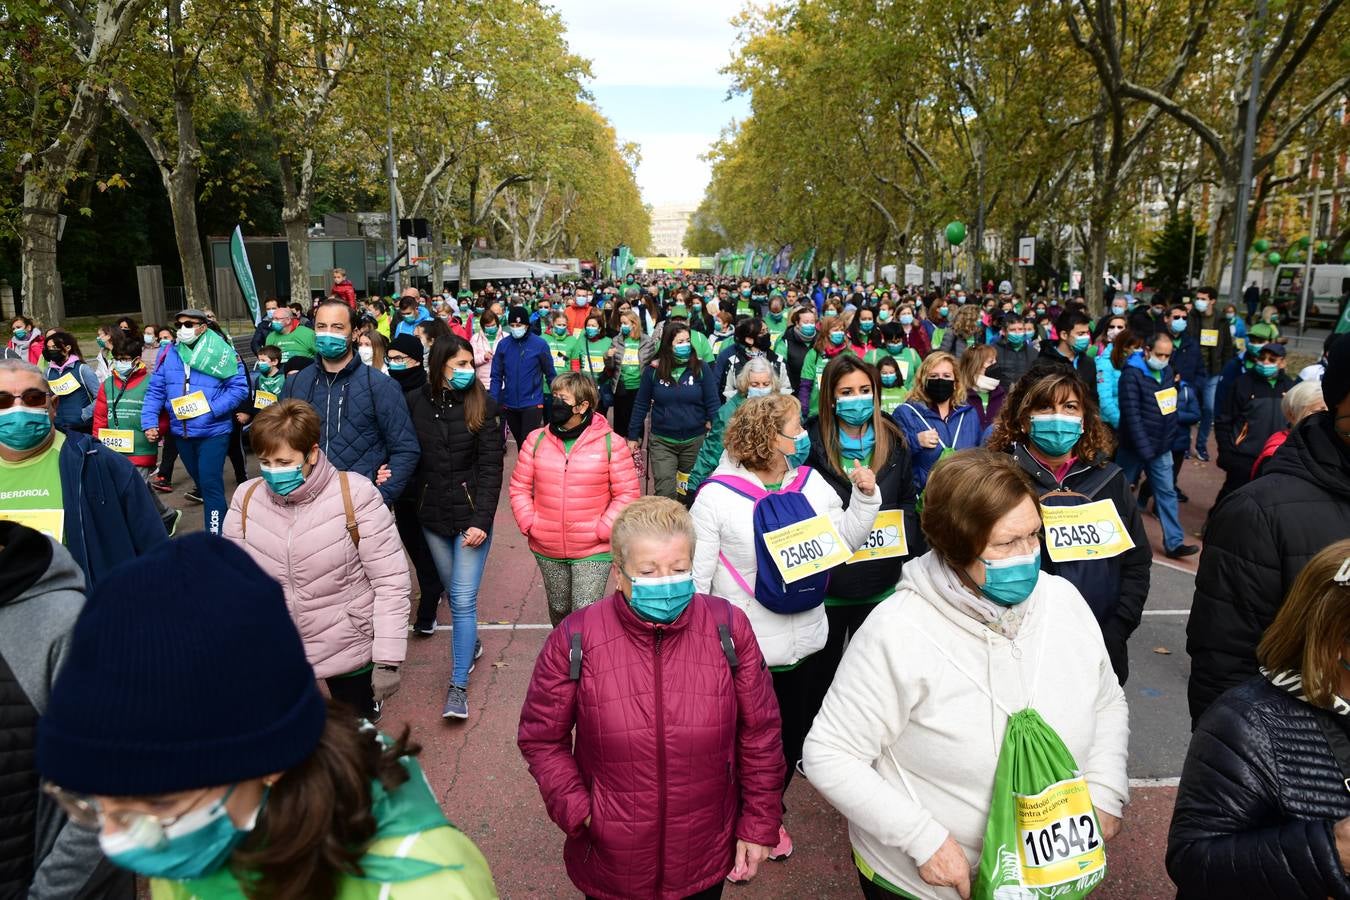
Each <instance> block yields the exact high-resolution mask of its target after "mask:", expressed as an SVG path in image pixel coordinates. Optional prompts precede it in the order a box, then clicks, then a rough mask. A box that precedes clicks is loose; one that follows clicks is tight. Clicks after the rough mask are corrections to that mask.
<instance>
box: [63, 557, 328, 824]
mask: <svg viewBox="0 0 1350 900" xmlns="http://www.w3.org/2000/svg"><path fill="white" fill-rule="evenodd" d="M325 719H326V707H325V704H324V700H323V697H322V696H321V695H320V694H319V690H318V686H317V684H316V683H315V679H314V670H313V669H312V668H310V665H309V662H308V661H307V660H306V659H305V650H304V646H303V645H302V644H301V642H300V634H299V632H297V631H296V629H295V625H294V624H293V623H292V622H291V618H290V615H289V613H288V612H287V609H286V601H285V598H284V597H283V595H282V592H281V586H280V585H278V584H277V583H276V582H275V581H273V580H272V579H271V578H269V577H268V576H267V575H266V574H264V573H263V571H262V569H260V568H258V565H257V564H256V563H254V562H253V560H252V559H250V558H249V556H248V554H247V553H245V552H244V551H243V550H241V549H240V548H239V547H237V546H235V545H234V544H232V543H230V542H229V541H227V540H224V539H222V538H218V537H211V536H209V535H206V534H193V535H189V536H186V537H183V538H179V539H177V540H174V541H170V542H168V543H165V544H161V545H160V546H158V547H156V548H155V549H153V550H151V551H150V552H149V553H147V554H145V555H144V556H140V557H137V558H136V559H134V560H131V561H129V562H126V563H123V564H121V565H119V566H117V567H116V568H115V569H113V570H112V571H111V572H109V573H108V575H107V577H106V578H104V579H103V580H102V581H100V582H99V585H98V587H97V588H95V590H94V592H93V594H91V595H90V597H89V601H88V603H87V604H86V605H85V608H84V611H83V612H82V613H81V614H80V618H79V620H78V621H77V622H76V624H75V631H74V634H73V635H72V638H71V644H70V650H69V653H68V654H67V657H66V661H65V664H64V667H63V668H62V669H61V672H60V674H59V675H58V676H57V679H56V684H55V686H54V687H53V689H52V695H51V701H50V703H49V704H48V707H47V711H46V713H45V714H44V715H43V716H42V719H41V721H40V722H39V725H38V743H37V765H38V771H39V772H41V774H42V776H43V777H44V778H46V779H48V780H50V781H52V782H54V783H55V784H57V785H60V786H61V787H63V788H65V789H67V790H71V791H76V792H78V793H83V794H103V795H113V796H124V797H135V796H145V795H150V794H164V793H171V792H175V791H186V790H193V789H197V788H204V787H210V786H215V785H222V784H233V783H235V782H237V781H243V780H246V779H249V778H257V777H260V776H263V775H267V774H269V773H271V772H280V771H283V770H286V769H289V768H291V767H293V766H295V765H297V764H298V763H300V762H302V761H304V760H305V759H306V758H307V757H308V756H309V755H310V754H311V753H312V752H314V748H315V747H317V746H318V743H319V737H320V735H321V734H322V733H323V729H324V722H325Z"/></svg>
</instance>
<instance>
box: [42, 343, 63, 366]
mask: <svg viewBox="0 0 1350 900" xmlns="http://www.w3.org/2000/svg"><path fill="white" fill-rule="evenodd" d="M42 358H43V359H45V360H47V362H50V363H57V364H60V363H63V362H65V361H66V354H65V353H64V352H63V351H61V350H58V349H56V348H55V347H47V348H46V349H44V350H43V351H42Z"/></svg>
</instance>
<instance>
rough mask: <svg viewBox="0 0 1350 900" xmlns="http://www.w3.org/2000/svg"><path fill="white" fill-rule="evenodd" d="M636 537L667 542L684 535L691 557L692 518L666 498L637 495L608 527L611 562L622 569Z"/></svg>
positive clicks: (692, 552)
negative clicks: (631, 543) (629, 547)
mask: <svg viewBox="0 0 1350 900" xmlns="http://www.w3.org/2000/svg"><path fill="white" fill-rule="evenodd" d="M636 537H650V538H656V539H657V540H661V541H669V540H670V539H671V538H674V537H683V538H684V539H685V540H687V541H688V542H689V556H690V558H691V559H692V558H693V556H694V542H695V540H696V537H695V534H694V519H693V517H692V516H690V515H689V511H688V510H687V509H685V508H684V506H683V504H680V503H678V502H676V501H674V500H671V499H670V498H669V497H639V498H638V499H636V500H634V501H633V502H632V503H629V504H628V505H627V506H625V507H624V508H623V512H621V513H619V517H618V518H617V519H615V520H614V526H613V528H611V529H610V534H609V549H610V552H611V553H612V554H613V555H614V565H615V566H616V567H617V568H618V569H619V570H620V571H623V566H624V563H625V562H626V561H627V558H628V545H629V542H630V541H632V540H633V539H634V538H636Z"/></svg>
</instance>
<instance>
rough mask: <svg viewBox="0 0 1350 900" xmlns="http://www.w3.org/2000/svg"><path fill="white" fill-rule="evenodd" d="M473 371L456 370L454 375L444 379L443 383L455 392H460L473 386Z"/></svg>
mask: <svg viewBox="0 0 1350 900" xmlns="http://www.w3.org/2000/svg"><path fill="white" fill-rule="evenodd" d="M473 378H474V372H473V369H456V370H455V373H454V374H453V375H451V376H450V377H449V378H447V379H445V383H446V384H448V385H450V387H452V388H454V389H455V390H457V391H462V390H464V389H465V388H466V387H468V386H469V385H471V384H473Z"/></svg>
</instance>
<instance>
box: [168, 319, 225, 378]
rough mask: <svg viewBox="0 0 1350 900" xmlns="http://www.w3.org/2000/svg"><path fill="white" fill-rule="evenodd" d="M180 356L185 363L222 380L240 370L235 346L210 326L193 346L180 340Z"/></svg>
mask: <svg viewBox="0 0 1350 900" xmlns="http://www.w3.org/2000/svg"><path fill="white" fill-rule="evenodd" d="M178 357H179V359H181V360H182V361H183V365H185V366H189V367H191V368H193V369H196V370H197V371H198V372H201V373H202V374H204V375H210V376H211V377H212V378H219V379H220V380H222V381H224V380H225V379H226V378H229V377H231V376H232V375H234V374H235V373H237V372H238V371H239V356H238V354H236V353H235V352H234V347H232V346H230V342H229V341H227V340H225V339H224V338H223V337H221V336H220V335H218V334H216V333H215V332H214V331H212V330H211V329H210V328H208V329H206V332H205V333H204V334H202V336H201V337H199V338H197V343H195V344H193V345H192V346H191V347H189V346H188V345H187V344H184V343H183V342H182V341H179V342H178Z"/></svg>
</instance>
